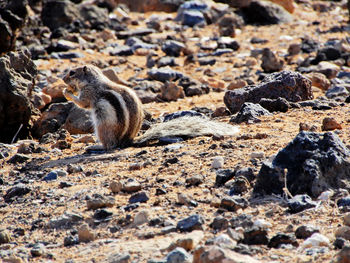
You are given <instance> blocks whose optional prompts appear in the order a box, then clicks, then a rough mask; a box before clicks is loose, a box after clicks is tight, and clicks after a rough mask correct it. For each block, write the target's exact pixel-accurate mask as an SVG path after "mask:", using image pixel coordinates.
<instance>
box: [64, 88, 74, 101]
mask: <svg viewBox="0 0 350 263" xmlns="http://www.w3.org/2000/svg"><path fill="white" fill-rule="evenodd" d="M63 95H64V96H65V97H66V99H67V100H73V96H74V95H73V93H72V92H71V91H70V90H68V89H64V90H63Z"/></svg>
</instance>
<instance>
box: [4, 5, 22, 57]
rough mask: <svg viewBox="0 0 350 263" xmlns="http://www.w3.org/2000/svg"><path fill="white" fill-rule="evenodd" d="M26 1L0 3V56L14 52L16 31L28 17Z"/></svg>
mask: <svg viewBox="0 0 350 263" xmlns="http://www.w3.org/2000/svg"><path fill="white" fill-rule="evenodd" d="M27 4H28V2H27V1H26V0H12V1H1V2H0V54H2V53H6V52H8V51H11V50H14V48H15V43H16V39H17V35H18V31H19V30H20V29H21V28H22V27H23V26H24V23H25V20H26V17H27V15H28V12H27V8H26V6H27Z"/></svg>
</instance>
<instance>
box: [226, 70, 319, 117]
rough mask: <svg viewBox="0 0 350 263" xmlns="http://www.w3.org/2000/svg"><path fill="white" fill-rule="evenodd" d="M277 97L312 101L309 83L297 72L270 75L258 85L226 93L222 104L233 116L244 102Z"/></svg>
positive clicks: (293, 100) (294, 100)
mask: <svg viewBox="0 0 350 263" xmlns="http://www.w3.org/2000/svg"><path fill="white" fill-rule="evenodd" d="M279 97H281V98H285V99H286V100H288V101H292V102H296V101H302V100H310V99H313V94H312V90H311V81H310V80H309V79H307V78H305V77H303V76H302V75H301V74H300V73H297V72H292V71H281V72H278V73H272V74H270V75H268V76H266V77H265V79H264V80H263V81H262V82H261V83H260V84H258V85H252V86H247V87H244V88H241V89H235V90H228V91H226V93H225V96H224V102H225V105H226V107H227V108H228V109H229V110H230V112H231V113H232V114H233V113H236V112H238V111H239V110H240V109H241V106H242V105H243V103H244V102H253V103H258V102H259V101H260V100H261V99H262V98H269V99H277V98H279Z"/></svg>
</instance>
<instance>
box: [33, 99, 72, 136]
mask: <svg viewBox="0 0 350 263" xmlns="http://www.w3.org/2000/svg"><path fill="white" fill-rule="evenodd" d="M73 107H74V103H73V102H71V101H69V102H63V103H53V104H51V105H50V106H49V107H48V109H47V110H45V111H44V112H43V113H42V115H41V116H40V118H39V119H38V120H37V121H36V122H35V124H34V127H33V134H34V135H35V137H38V138H41V137H42V136H43V135H44V134H45V133H48V132H51V133H53V132H56V131H57V130H58V129H59V128H61V126H62V125H63V124H64V123H65V122H66V119H67V117H68V115H69V113H70V111H71V109H72V108H73Z"/></svg>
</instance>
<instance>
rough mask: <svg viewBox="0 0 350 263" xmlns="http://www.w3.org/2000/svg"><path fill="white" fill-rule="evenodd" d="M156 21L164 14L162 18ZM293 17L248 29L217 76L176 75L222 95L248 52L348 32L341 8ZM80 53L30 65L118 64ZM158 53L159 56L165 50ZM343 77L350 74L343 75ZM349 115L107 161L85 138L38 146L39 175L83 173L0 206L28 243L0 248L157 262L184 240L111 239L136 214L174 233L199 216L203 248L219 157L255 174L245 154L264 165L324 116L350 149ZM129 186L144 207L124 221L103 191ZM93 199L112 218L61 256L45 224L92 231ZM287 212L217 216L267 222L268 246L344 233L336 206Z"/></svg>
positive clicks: (212, 103) (261, 207) (272, 252)
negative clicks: (135, 185) (103, 200)
mask: <svg viewBox="0 0 350 263" xmlns="http://www.w3.org/2000/svg"><path fill="white" fill-rule="evenodd" d="M130 15H131V16H132V17H133V18H135V19H139V21H141V22H140V25H141V26H142V23H143V22H142V21H143V20H144V18H145V17H147V16H150V15H151V14H148V13H147V14H138V13H131V14H130ZM158 15H159V16H162V15H169V14H165V13H159V14H158ZM170 16H172V17H173V16H175V14H170ZM294 17H295V19H294V21H293V22H292V23H290V24H283V25H273V26H245V27H244V28H243V29H242V30H241V32H240V33H238V34H237V36H236V39H237V41H238V42H239V43H240V45H241V48H240V49H239V50H238V51H237V52H235V53H234V54H233V55H232V56H226V58H225V59H224V60H220V61H219V62H218V63H217V64H215V66H214V67H212V66H203V67H201V68H202V69H201V70H198V67H199V66H198V65H193V64H191V65H186V66H182V65H183V58H182V57H180V58H177V62H178V63H179V65H181V66H178V67H174V68H173V69H175V70H179V71H181V72H184V73H186V74H188V75H190V76H192V77H193V78H195V79H198V80H203V79H204V80H208V81H209V82H210V83H215V82H220V83H223V84H224V86H227V85H228V84H229V82H230V81H226V82H225V81H224V80H225V78H226V79H227V77H231V79H233V78H234V77H235V76H239V75H240V74H242V70H243V67H242V68H240V67H233V65H234V63H236V62H237V63H240V62H245V61H247V59H251V58H250V57H249V54H250V50H251V49H254V48H263V47H265V46H266V47H269V48H270V49H271V50H274V51H276V52H277V53H281V54H282V53H286V50H287V48H288V46H289V44H290V43H292V42H295V43H299V41H300V38H301V37H304V36H309V37H311V38H314V39H316V40H317V41H319V42H320V43H325V42H326V41H327V40H328V39H331V38H336V39H340V38H343V37H344V33H339V32H338V33H331V32H328V33H320V32H326V31H327V30H328V29H330V28H331V27H333V26H339V25H346V23H347V13H346V10H345V9H340V8H336V9H334V10H333V11H331V12H327V13H318V12H316V11H314V10H312V9H311V8H310V7H307V6H304V5H302V4H299V5H298V6H297V9H296V11H295V13H294ZM315 20H317V21H319V22H320V23H319V25H312V24H311V23H312V22H313V21H315ZM301 21H305V22H301ZM135 27H136V26H135ZM216 31H217V28H216V26H215V25H210V26H207V27H205V28H203V29H197V30H196V31H194V30H193V29H191V28H190V29H187V30H186V31H184V32H182V34H183V35H184V36H186V37H198V36H200V37H205V36H213V35H215V34H216ZM162 34H163V36H164V37H165V36H166V35H167V34H172V32H164V33H162ZM174 34H175V33H174ZM159 36H160V35H159ZM159 36H157V37H159ZM254 36H256V37H260V38H264V39H268V40H269V41H268V43H266V44H251V43H250V39H251V38H252V37H254ZM285 36H290V37H291V38H292V39H293V40H285V39H286V37H285ZM196 41H197V40H194V41H193V42H192V44H193V48H195V47H196V46H195V44H196ZM117 42H119V43H122V42H123V41H122V40H117ZM81 52H83V53H84V54H86V57H85V58H83V59H74V60H49V61H40V60H39V61H37V62H36V63H37V65H38V68H39V69H40V70H43V69H49V70H52V69H57V72H62V71H63V70H64V69H66V68H68V67H74V66H77V65H83V64H86V63H93V62H96V61H98V60H100V61H107V62H110V63H113V61H115V60H116V58H115V57H109V56H107V55H102V54H99V53H97V52H94V53H93V54H90V52H86V51H81ZM158 52H159V54H161V51H158ZM300 56H301V55H300ZM297 59H298V58H297V57H294V58H293V60H295V61H296V60H297ZM252 60H253V61H255V62H254V63H253V64H254V65H252V66H251V67H250V70H251V75H252V78H253V79H254V78H255V79H254V80H256V75H255V71H256V70H257V69H260V62H259V61H258V60H255V59H252ZM145 63H146V58H145V56H143V55H133V56H129V57H127V62H126V63H125V64H122V65H121V67H122V68H123V70H122V73H121V74H120V75H119V76H120V77H121V78H122V79H128V78H129V77H131V76H134V75H135V72H134V70H133V66H134V65H138V66H139V67H141V68H144V65H145ZM295 66H296V65H294V64H292V65H287V66H286V69H291V70H294V69H295ZM207 67H208V68H211V69H212V70H213V69H214V68H220V67H225V70H224V71H223V72H221V73H215V75H214V76H213V77H208V76H205V75H204V74H203V71H204V70H205V69H206V68H207ZM345 70H346V71H350V70H349V68H347V69H345ZM146 72H147V70H143V71H142V72H141V75H140V77H142V74H145V73H146ZM313 91H314V96H315V97H318V96H322V95H324V93H323V91H321V90H319V89H317V88H315V87H314V88H313ZM223 96H224V90H222V91H221V92H211V93H210V94H207V95H203V96H194V97H186V98H184V99H179V100H178V101H176V102H167V103H150V104H146V105H145V108H146V109H147V110H148V111H149V112H151V113H152V115H153V116H154V117H158V116H161V115H163V114H165V113H169V112H174V111H177V110H188V109H191V108H193V107H207V108H209V109H212V110H215V109H216V108H218V107H221V106H224V103H223ZM349 113H350V104H345V106H342V107H340V106H339V107H336V108H333V109H331V110H312V109H311V108H308V107H304V108H300V109H291V110H289V111H288V112H287V113H275V114H274V115H273V116H265V117H261V118H260V119H261V122H260V123H254V124H244V123H243V124H240V125H239V127H240V129H241V132H240V134H239V135H237V136H235V137H226V138H224V139H223V140H220V141H216V140H214V139H213V138H211V137H199V138H194V139H189V140H187V141H185V142H183V143H181V147H180V148H178V149H175V150H172V151H165V148H166V146H154V147H143V148H132V147H130V148H126V149H122V150H117V151H115V152H113V153H108V154H102V155H92V156H86V155H83V153H84V148H85V147H86V146H88V145H92V144H93V143H90V144H86V143H79V142H78V139H79V138H81V137H82V136H72V137H70V138H68V139H67V140H68V141H70V142H71V143H72V146H71V149H64V150H54V149H52V145H51V144H45V145H41V146H42V147H44V148H45V149H47V150H48V152H45V153H37V154H36V153H33V154H31V155H30V158H31V160H34V161H35V162H37V164H40V165H41V171H44V172H46V173H48V172H50V171H51V170H53V169H57V168H61V169H63V170H66V169H67V165H68V164H69V163H76V164H78V165H80V166H81V167H82V169H83V172H76V173H71V174H68V175H67V176H65V177H62V178H58V180H56V181H51V182H43V181H41V180H32V181H30V187H31V188H32V189H33V190H32V191H31V193H30V194H29V195H26V196H24V197H23V198H20V199H19V200H18V201H17V202H14V203H10V204H5V203H1V204H2V206H1V208H0V218H1V228H4V229H7V230H10V231H14V230H15V229H17V228H22V229H23V230H24V235H13V237H12V242H11V243H8V244H3V245H1V246H0V249H1V250H6V249H9V250H13V251H14V252H15V253H14V254H15V255H17V256H18V257H21V255H22V256H23V255H27V256H28V255H30V253H29V251H30V249H31V248H30V244H35V243H38V242H44V243H45V255H44V256H41V257H35V258H34V257H31V256H28V258H29V259H28V261H30V262H31V261H33V262H49V261H52V262H65V261H66V262H73V261H67V260H69V259H71V260H74V262H106V259H107V258H108V256H110V255H111V254H112V253H115V252H120V253H129V254H130V256H131V259H132V262H146V261H147V260H149V259H162V258H164V257H165V256H166V255H167V253H168V251H167V250H166V248H167V247H168V246H169V244H170V243H171V242H173V241H174V240H176V239H177V238H178V237H179V236H186V234H180V233H170V234H166V235H158V233H159V232H160V230H159V228H157V227H150V226H148V225H147V224H144V225H141V226H138V227H132V226H131V225H129V226H122V227H121V229H120V230H118V231H116V232H115V233H111V231H110V230H109V229H110V228H111V227H113V226H117V225H120V221H121V219H125V218H126V217H127V215H130V216H131V218H133V217H134V215H135V214H137V213H138V212H140V211H142V210H147V211H148V212H149V218H150V219H152V218H156V217H161V216H163V217H164V218H166V219H167V220H170V221H173V222H174V223H175V224H176V222H178V221H179V220H181V219H183V218H185V217H187V216H189V215H192V214H200V215H202V216H203V217H204V219H205V224H204V231H203V232H200V233H197V237H199V244H204V242H205V241H206V240H208V239H209V238H212V237H214V236H215V235H217V234H215V233H214V232H213V230H212V229H210V227H209V224H210V223H211V222H212V221H213V219H214V218H215V217H216V216H217V215H218V213H217V208H215V207H213V205H212V204H211V203H213V201H214V200H215V199H216V198H217V196H221V195H222V194H223V191H224V189H223V188H217V187H215V186H214V182H215V170H214V169H212V168H211V163H212V160H213V158H214V157H217V156H222V157H223V158H224V168H231V169H233V168H235V167H236V166H240V167H253V169H254V172H255V174H257V173H258V171H259V169H260V166H261V162H262V161H263V160H257V161H254V160H252V158H251V153H253V152H264V156H265V158H264V159H268V158H269V157H271V156H273V155H274V154H276V153H277V152H278V151H279V150H280V149H282V148H283V147H285V146H286V145H287V144H288V143H289V142H290V141H291V140H292V139H293V138H294V137H295V136H296V135H297V134H298V132H299V123H300V122H306V123H309V124H311V125H316V126H317V131H319V132H321V125H322V120H323V119H324V118H325V117H334V118H336V120H337V121H338V122H339V123H340V124H341V126H342V130H337V131H336V133H337V134H338V135H339V137H340V138H341V140H342V141H343V142H344V143H345V144H347V145H349V142H350V117H349V116H350V115H349ZM229 118H230V117H223V118H219V121H224V122H226V121H228V120H229ZM256 134H266V135H267V136H266V138H264V139H242V138H239V137H240V136H241V135H251V136H252V137H254V136H255V135H256ZM221 143H231V144H232V147H231V148H223V147H221V146H220V144H221ZM213 144H217V147H216V148H215V147H210V146H212V145H213ZM17 148H18V144H15V145H12V146H11V149H12V150H11V153H10V156H9V157H11V156H13V155H14V154H15V153H16V151H17ZM141 151H146V153H144V154H143V155H141V156H137V154H138V153H139V152H141ZM202 153H206V154H205V155H204V157H201V156H202V155H201V154H202ZM173 157H177V158H178V162H177V163H174V164H170V165H168V166H166V165H164V162H165V160H166V159H168V158H173ZM8 159H9V158H6V159H4V160H2V161H1V162H2V163H1V174H3V179H4V181H5V182H8V183H9V184H12V183H13V182H14V181H15V180H16V177H17V176H19V175H18V174H17V172H15V171H16V170H17V169H18V168H20V167H21V165H18V164H17V165H11V164H8V163H7V160H8ZM55 160H61V162H58V163H55V162H54V161H55ZM135 167H136V168H135ZM94 171H97V173H92V174H91V175H89V172H94ZM33 172H35V171H33ZM197 174H200V175H203V176H204V182H203V183H202V184H201V185H199V186H192V187H186V185H185V180H186V178H189V177H191V176H194V175H197ZM128 178H133V179H134V180H136V181H138V182H140V184H141V187H142V191H145V192H147V193H148V196H149V197H150V199H149V201H148V202H147V203H144V204H141V205H140V206H139V207H138V208H137V209H135V210H133V211H130V212H124V211H123V210H122V209H121V207H123V206H126V205H127V204H128V199H129V198H130V196H131V194H128V193H118V194H112V193H111V190H110V188H109V185H110V183H111V182H112V181H121V180H127V179H128ZM29 180H30V179H29ZM61 181H65V182H69V183H72V184H73V186H71V187H68V188H63V189H60V188H59V184H60V182H61ZM163 186H166V191H167V193H166V194H165V195H160V196H156V194H155V193H156V189H157V188H162V187H163ZM0 187H1V188H0V189H1V190H2V192H3V193H4V192H5V191H6V190H7V189H8V187H9V186H8V185H2V186H0ZM251 190H252V186H251V189H250V191H249V192H248V193H246V194H245V195H244V197H246V198H247V199H250V194H251ZM225 191H226V189H225ZM94 193H99V194H102V195H111V196H114V197H115V205H114V206H113V207H111V208H108V210H109V211H111V212H113V219H112V220H111V221H109V222H107V223H101V224H99V225H97V226H95V227H93V228H92V230H91V231H92V232H94V233H95V234H96V239H95V241H92V242H89V243H80V244H77V245H74V246H69V247H65V246H64V245H63V240H64V237H65V236H66V235H67V232H69V231H71V230H72V229H69V230H53V229H50V228H48V227H46V226H45V225H46V224H47V223H48V221H49V220H50V219H52V218H55V217H58V216H61V215H62V214H63V213H64V212H66V211H69V212H77V213H79V214H81V215H83V216H84V218H85V219H86V220H85V221H87V222H90V221H91V217H92V216H93V213H94V211H93V210H88V209H87V206H86V200H85V197H86V196H87V195H92V194H94ZM179 193H185V194H187V195H189V196H191V197H192V200H195V201H197V202H198V206H197V207H191V206H186V205H179V204H177V202H178V194H179ZM28 200H29V201H28ZM286 210H287V209H286V206H285V201H284V200H283V198H278V197H273V198H272V197H267V198H266V199H265V200H254V199H251V203H250V205H249V207H248V208H246V209H244V210H239V211H237V212H224V213H222V214H221V215H222V216H224V217H226V218H228V219H230V218H232V217H235V216H237V214H242V213H245V214H250V215H253V217H254V218H260V219H265V220H266V221H268V222H270V223H271V224H272V227H271V228H270V231H269V237H272V236H273V235H274V234H276V233H277V232H283V233H287V232H293V231H295V229H296V227H297V226H300V225H305V224H309V223H310V224H313V225H315V226H317V227H319V228H320V232H321V233H322V234H323V235H325V236H327V237H328V238H329V239H330V241H331V243H332V242H333V241H334V239H335V236H334V232H335V230H336V229H337V227H338V226H339V225H340V224H342V214H341V211H340V210H338V209H337V207H335V205H334V202H330V203H329V204H324V205H322V206H321V207H320V208H319V209H317V210H315V209H313V210H309V211H304V212H301V213H299V214H295V215H292V214H289V213H287V212H286ZM36 220H38V222H39V223H38V224H39V227H38V228H36V229H34V230H31V228H32V225H33V222H35V221H36ZM89 220H90V221H89ZM12 233H13V232H12ZM11 235H12V234H11ZM298 241H299V244H302V240H298ZM260 248H261V250H260V253H256V254H255V255H253V257H254V258H256V259H259V260H261V261H262V262H271V261H273V262H329V261H331V260H332V259H334V258H335V255H336V253H337V252H338V250H335V249H333V248H332V247H331V248H330V249H329V251H328V252H327V253H325V254H322V253H320V254H314V255H307V254H306V253H305V252H304V251H302V250H300V249H299V250H298V249H295V248H293V249H269V248H267V246H260ZM24 257H25V256H24Z"/></svg>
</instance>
